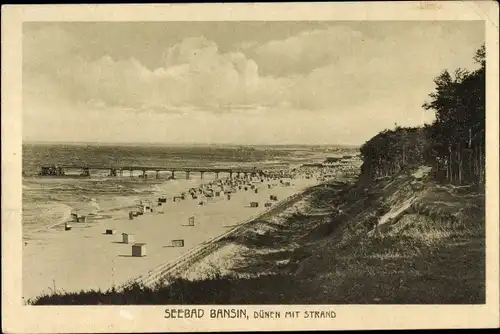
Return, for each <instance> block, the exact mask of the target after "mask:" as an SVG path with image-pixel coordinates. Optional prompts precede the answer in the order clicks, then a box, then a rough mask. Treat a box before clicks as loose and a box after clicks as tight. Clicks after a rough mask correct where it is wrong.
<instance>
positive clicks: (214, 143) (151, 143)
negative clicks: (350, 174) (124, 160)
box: [22, 140, 362, 147]
mask: <svg viewBox="0 0 500 334" xmlns="http://www.w3.org/2000/svg"><path fill="white" fill-rule="evenodd" d="M22 144H71V145H86V144H87V145H88V144H97V145H153V146H161V145H165V146H190V145H192V146H347V147H360V146H361V145H362V144H351V143H346V144H320V143H318V144H301V143H281V144H280V143H269V144H252V143H216V142H213V143H203V142H198V143H161V142H108V141H106V142H105V141H103V142H98V141H58V140H22Z"/></svg>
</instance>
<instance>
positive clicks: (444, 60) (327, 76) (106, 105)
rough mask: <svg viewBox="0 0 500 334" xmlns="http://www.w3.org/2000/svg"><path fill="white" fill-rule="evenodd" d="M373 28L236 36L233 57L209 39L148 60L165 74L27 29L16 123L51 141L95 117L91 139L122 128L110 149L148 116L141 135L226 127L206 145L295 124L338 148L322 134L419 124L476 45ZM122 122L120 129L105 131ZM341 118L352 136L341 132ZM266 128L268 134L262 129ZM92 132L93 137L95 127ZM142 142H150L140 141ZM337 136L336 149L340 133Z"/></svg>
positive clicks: (44, 30) (466, 37)
mask: <svg viewBox="0 0 500 334" xmlns="http://www.w3.org/2000/svg"><path fill="white" fill-rule="evenodd" d="M384 24H385V26H384ZM375 27H381V28H380V30H377V29H371V30H370V29H364V30H363V29H359V30H356V29H353V28H351V27H349V26H340V25H339V26H334V27H329V28H324V29H313V30H309V31H302V32H300V33H298V34H296V35H293V36H290V37H288V38H284V39H280V40H273V41H261V42H260V43H259V42H258V41H256V40H254V41H251V42H249V41H244V40H243V38H242V41H241V43H239V44H238V45H237V47H233V48H232V50H236V51H233V52H222V51H221V49H220V48H219V46H218V44H217V43H216V42H215V41H213V40H210V39H207V38H205V37H203V36H199V37H188V38H185V39H183V40H175V42H174V41H172V42H171V43H167V42H165V48H164V50H163V51H158V52H157V53H158V54H157V55H156V59H157V60H161V61H162V62H159V61H155V63H159V64H161V65H160V67H158V68H150V67H146V66H144V62H143V61H142V62H141V60H140V55H141V52H139V48H140V44H137V43H138V42H137V41H130V44H131V45H132V46H131V45H128V46H127V48H128V49H133V45H137V48H138V52H137V54H135V53H132V54H133V55H134V56H137V58H134V57H131V58H128V59H118V58H116V57H114V58H113V57H111V56H109V55H108V54H107V53H104V51H103V49H102V46H100V47H98V48H97V49H96V50H92V52H91V53H92V55H93V56H92V57H93V58H91V57H90V56H88V57H87V56H84V55H85V54H86V53H85V52H83V50H87V49H88V48H90V47H91V46H92V45H94V44H93V43H94V41H93V40H85V39H78V38H75V37H74V36H73V35H72V34H71V33H70V32H69V31H67V30H64V29H62V28H61V27H58V26H42V27H41V28H38V29H32V30H26V31H25V35H24V39H23V41H24V42H23V43H24V44H23V50H24V51H23V52H24V54H23V104H24V107H23V113H24V115H25V116H26V117H25V118H24V121H23V122H25V124H26V126H27V127H29V128H30V129H31V130H30V131H31V134H32V136H33V137H37V136H38V134H40V133H42V132H43V131H45V132H43V136H49V135H52V134H51V131H49V129H54V128H57V127H63V128H64V127H65V125H64V124H74V125H75V126H76V127H77V129H79V128H78V127H79V124H81V123H82V122H83V121H81V119H82V118H86V120H87V123H86V124H90V123H89V122H90V120H93V121H96V120H97V119H99V118H103V119H106V120H107V122H108V123H107V124H109V125H107V126H104V125H103V126H102V128H100V130H99V131H100V132H99V134H100V135H101V134H102V136H106V133H107V131H108V130H109V131H111V129H110V127H111V126H116V127H118V126H119V127H120V128H114V130H113V131H114V132H113V133H114V134H113V136H115V137H113V138H112V139H113V140H115V138H119V136H120V135H121V133H122V129H123V128H126V129H128V130H127V131H132V130H133V129H134V127H133V126H132V125H130V126H129V127H125V125H123V124H124V123H123V122H125V121H124V120H127V121H130V122H132V123H133V122H136V121H137V120H139V121H142V118H143V117H142V116H144V115H147V114H150V115H152V116H154V117H152V118H153V120H154V121H151V124H150V125H149V126H150V128H151V129H155V131H160V130H161V129H162V128H161V126H159V125H157V124H156V123H155V122H159V121H156V120H163V121H165V122H166V124H170V125H172V124H178V125H179V126H181V125H182V126H187V125H186V124H189V122H191V121H192V122H195V123H196V124H198V125H197V126H198V128H199V130H197V131H200V133H202V132H203V131H205V129H204V128H203V127H204V125H203V124H204V123H203V122H205V121H206V122H209V120H210V122H212V123H210V124H217V122H218V120H221V122H222V120H223V119H225V120H226V123H223V124H226V125H227V126H228V127H234V129H233V128H232V129H231V131H229V130H225V131H223V132H221V133H220V134H219V133H217V134H216V135H215V134H210V133H208V132H207V133H206V136H207V138H208V136H209V135H214V136H223V135H227V136H229V137H231V136H233V137H234V138H240V139H242V138H243V137H244V136H243V135H241V136H240V135H238V134H237V133H238V132H239V131H243V130H242V129H243V128H245V129H246V133H247V135H248V136H251V134H252V133H253V132H254V131H255V129H257V127H259V124H260V123H263V122H262V120H263V119H265V120H266V122H271V123H272V124H274V125H276V124H278V125H279V124H280V123H283V124H289V126H290V128H289V129H288V130H286V131H285V130H280V131H281V132H280V133H281V134H279V135H278V134H277V136H282V138H285V137H286V138H288V139H287V140H290V141H292V140H293V138H294V137H293V133H294V131H295V132H296V131H298V130H297V126H299V125H301V126H304V128H307V129H309V130H310V131H312V132H315V131H314V128H315V127H317V128H318V129H319V128H321V129H322V130H321V131H319V130H318V131H316V133H315V134H311V135H308V134H305V132H304V133H303V134H302V135H301V136H304V137H303V138H305V139H306V138H309V139H307V140H311V141H312V140H313V138H320V135H321V136H330V135H331V136H332V138H334V136H333V134H328V131H329V130H328V129H329V128H331V129H333V128H335V131H339V126H340V128H341V129H343V130H342V131H344V132H343V133H345V134H346V137H345V138H351V137H352V136H357V137H362V136H363V133H361V132H362V131H361V130H360V129H364V130H363V131H365V132H366V131H368V132H369V131H371V132H372V133H376V132H377V131H378V130H380V129H381V127H386V126H388V125H387V124H389V125H391V124H393V123H394V122H398V123H399V124H410V123H411V124H419V123H421V122H422V120H423V119H424V117H423V116H421V115H424V114H425V113H424V112H423V111H422V110H421V108H420V106H421V104H422V103H423V101H424V100H425V99H426V98H427V94H428V93H429V92H431V91H432V90H433V89H434V84H433V82H432V79H433V77H435V76H436V75H438V74H439V72H440V71H441V70H442V69H444V68H450V69H452V70H453V69H454V68H457V67H465V68H470V65H471V58H472V55H473V53H474V51H475V49H476V48H477V47H479V45H480V43H481V42H482V40H481V38H478V37H477V36H480V34H478V33H473V32H471V31H469V30H470V29H469V28H462V29H461V30H460V29H452V28H447V29H448V30H447V29H444V28H442V27H441V26H440V25H439V24H435V25H430V26H427V25H424V28H425V31H422V29H421V28H422V26H418V25H417V26H406V25H404V24H402V25H401V27H399V26H398V25H394V24H393V23H391V24H390V25H389V24H388V23H380V25H379V24H378V23H377V25H375ZM394 27H399V28H398V29H395V28H394ZM365 28H366V27H365ZM464 31H465V32H468V33H464ZM93 38H98V37H93ZM103 41H105V39H103ZM103 41H100V43H96V45H102V44H103V43H104V42H103ZM134 43H136V44H134ZM118 44H120V45H118V46H117V45H115V47H116V48H118V50H121V49H120V48H121V44H122V43H121V42H120V43H118ZM110 49H113V48H112V47H110ZM115 51H116V50H115ZM99 52H101V53H99ZM87 54H88V53H87ZM114 54H120V52H114ZM95 55H98V56H95ZM148 57H150V58H154V57H153V56H152V55H148ZM311 112H313V113H311ZM104 114H106V115H107V116H103V115H104ZM84 115H87V116H86V117H82V116H84ZM119 115H123V119H122V118H120V116H119ZM230 115H231V116H230ZM327 115H331V116H327ZM426 115H427V114H426ZM248 117H250V118H248ZM87 118H88V119H87ZM118 118H120V123H119V125H111V124H112V123H113V120H115V119H118ZM292 118H294V119H295V120H293V119H292ZM174 119H175V120H176V121H175V122H177V123H175V122H173V120H174ZM250 120H251V122H250ZM326 120H327V121H328V123H326ZM349 120H352V122H353V123H355V124H356V129H357V130H355V129H349ZM367 120H369V121H367ZM406 120H411V122H410V123H405V122H406ZM425 120H427V118H426V119H425ZM96 122H97V121H96ZM103 122H104V121H103ZM117 122H118V121H117ZM252 122H253V123H252ZM40 124H43V128H42V127H40V126H39V125H40ZM134 124H135V123H134ZM326 124H328V126H327V125H326ZM339 124H340V125H339ZM360 125H362V127H361V126H360ZM134 126H135V125H134ZM172 126H173V125H172ZM260 126H262V129H264V128H263V125H262V124H261V125H260ZM292 127H293V128H292ZM259 129H260V128H259ZM266 129H267V131H271V127H270V126H269V127H267V128H266ZM202 130H203V131H202ZM79 131H80V130H79ZM89 131H90V130H89ZM92 131H93V132H95V133H97V132H96V131H97V128H92ZM135 131H137V130H135ZM161 131H166V130H161ZM169 131H171V129H170V130H169ZM206 131H208V130H206ZM276 131H277V130H276ZM287 131H288V132H287ZM356 131H357V132H356ZM76 132H78V131H76ZM203 133H205V132H203ZM316 135H317V136H316ZM40 136H41V135H40ZM75 136H76V135H75ZM89 136H90V134H89ZM96 136H97V134H96ZM110 136H111V135H110ZM135 136H139V134H135ZM140 136H143V137H141V138H142V139H141V140H146V137H147V136H148V134H141V135H140ZM242 136H243V137H242ZM269 136H270V137H268V139H269V140H271V139H273V138H274V137H272V136H271V135H269ZM336 136H337V138H340V139H342V135H341V134H338V135H336ZM349 136H351V137H349ZM229 137H228V138H229ZM233 137H231V138H233ZM110 138H111V137H110ZM164 138H165V140H174V139H175V140H178V139H179V138H181V134H179V136H178V137H175V138H173V137H172V138H171V137H168V134H166V133H165V137H164ZM217 138H219V139H220V140H222V137H217ZM266 138H267V137H266ZM297 138H298V137H297ZM352 138H353V139H350V140H355V139H354V137H352ZM261 139H262V140H264V139H263V138H261ZM305 139H304V140H305ZM116 140H118V139H116ZM179 140H180V139H179ZM193 140H194V139H193ZM203 140H205V137H203V138H201V137H200V139H199V141H203ZM242 140H243V139H242ZM318 140H319V139H318Z"/></svg>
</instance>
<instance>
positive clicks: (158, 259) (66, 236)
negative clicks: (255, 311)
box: [23, 177, 317, 300]
mask: <svg viewBox="0 0 500 334" xmlns="http://www.w3.org/2000/svg"><path fill="white" fill-rule="evenodd" d="M283 180H284V181H285V182H286V181H289V182H291V184H290V186H284V185H283V184H281V183H280V180H279V179H277V180H269V181H267V180H265V181H264V182H261V181H260V179H258V178H254V179H253V181H252V182H250V183H251V184H255V186H256V188H258V193H255V191H254V190H252V189H250V188H248V190H247V191H245V190H244V188H243V187H242V189H241V190H239V189H238V187H236V189H237V192H236V193H233V194H231V199H230V200H228V199H227V196H221V197H214V198H213V199H212V200H210V199H209V200H207V203H206V204H205V205H199V201H200V199H199V198H198V199H193V198H191V196H189V194H187V196H186V199H185V200H180V201H178V202H172V197H170V196H168V197H167V198H168V200H167V203H163V204H162V205H161V206H157V203H156V201H157V199H158V197H156V198H144V200H150V201H151V202H152V207H153V210H154V211H153V212H146V213H145V214H144V215H141V216H138V217H134V219H132V220H131V219H129V211H130V209H123V210H118V211H112V212H100V213H99V214H100V215H101V216H103V217H105V218H103V219H98V220H89V221H88V222H87V223H76V222H73V223H71V225H72V229H71V230H70V231H64V228H59V229H49V230H46V231H42V232H40V233H38V234H37V235H36V238H33V240H29V242H27V243H26V244H25V245H24V250H23V267H24V268H23V298H24V299H25V300H28V299H32V298H34V297H36V296H39V295H41V294H43V293H44V292H47V293H48V292H50V291H51V290H54V289H55V290H58V291H67V292H73V291H80V290H88V289H101V290H106V289H108V288H111V287H113V286H117V287H118V286H120V285H122V284H124V283H126V282H127V281H129V280H131V279H133V278H135V277H138V276H141V275H144V274H147V273H148V271H151V270H153V269H155V268H156V267H158V266H160V265H162V264H164V263H168V262H171V261H173V260H175V259H177V258H179V257H180V256H182V255H183V254H185V253H187V252H188V251H189V250H191V249H193V248H194V247H196V246H198V245H200V244H201V243H203V242H206V241H207V240H210V239H212V238H214V237H217V236H219V235H221V234H223V233H224V232H226V231H228V230H229V229H230V228H232V227H234V226H235V225H238V224H241V223H243V222H245V221H246V220H247V219H249V218H250V217H252V216H255V215H258V214H259V213H262V212H264V211H265V210H266V209H268V208H266V207H264V203H266V202H270V201H269V197H270V195H275V196H277V197H278V201H277V202H273V203H274V204H273V205H276V204H277V203H278V202H279V201H281V200H283V199H285V198H286V197H289V196H291V195H294V194H297V193H299V192H301V191H303V190H304V189H305V188H307V187H309V186H311V185H314V184H316V183H317V181H316V180H315V179H314V178H310V179H306V178H301V177H297V178H295V179H283ZM268 184H272V185H274V186H272V188H271V189H269V188H268ZM187 190H188V189H184V191H187ZM179 195H180V193H179ZM250 202H258V203H259V206H258V207H257V208H253V207H250ZM189 217H194V219H195V226H186V225H188V221H189ZM107 229H115V230H116V234H114V235H107V234H105V231H106V230H107ZM122 233H128V234H133V235H134V237H135V242H137V243H145V244H146V251H147V255H146V256H144V257H132V244H133V243H132V244H125V243H122V240H123V237H122ZM174 239H183V240H184V247H172V246H171V241H172V240H174Z"/></svg>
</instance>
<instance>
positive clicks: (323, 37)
mask: <svg viewBox="0 0 500 334" xmlns="http://www.w3.org/2000/svg"><path fill="white" fill-rule="evenodd" d="M362 38H363V35H362V34H361V33H360V32H359V31H356V30H353V29H351V28H348V27H344V26H336V27H331V28H326V29H315V30H310V31H303V32H301V33H299V34H297V35H295V36H291V37H289V38H287V39H282V40H275V41H270V42H268V43H266V44H264V45H261V46H258V47H255V48H253V52H252V57H255V60H256V61H257V62H258V64H259V65H260V67H261V69H262V71H263V73H269V74H271V75H278V76H283V75H291V74H305V73H309V72H310V71H311V70H313V69H316V68H319V67H323V66H326V65H329V64H331V63H332V62H335V61H336V60H337V58H338V57H339V56H343V57H346V56H350V55H351V54H352V53H353V52H354V51H355V50H352V49H351V48H350V45H353V44H356V43H357V42H359V41H361V40H362Z"/></svg>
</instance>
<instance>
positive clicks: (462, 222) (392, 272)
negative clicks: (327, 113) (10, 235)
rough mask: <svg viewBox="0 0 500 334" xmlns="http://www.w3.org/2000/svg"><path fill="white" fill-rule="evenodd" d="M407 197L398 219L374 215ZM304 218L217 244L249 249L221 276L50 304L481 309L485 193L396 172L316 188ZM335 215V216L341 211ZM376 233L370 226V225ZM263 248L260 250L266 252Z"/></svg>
mask: <svg viewBox="0 0 500 334" xmlns="http://www.w3.org/2000/svg"><path fill="white" fill-rule="evenodd" d="M410 197H415V203H414V205H412V207H411V208H410V209H408V210H405V211H404V212H403V213H402V214H401V215H400V216H399V217H397V219H392V220H389V221H388V222H386V223H385V224H384V225H383V228H381V227H380V228H378V227H377V222H378V221H379V220H380V218H381V217H382V216H383V215H384V214H386V213H387V212H389V211H390V210H397V209H398V206H400V205H404V203H405V201H407V200H408V199H409V198H410ZM304 200H305V201H307V203H308V207H309V208H310V209H308V210H307V211H306V212H297V213H291V214H290V213H289V214H287V215H282V217H281V218H280V219H281V220H280V221H279V223H277V222H276V221H274V220H272V219H271V215H270V216H267V217H263V218H262V219H261V220H260V221H258V222H255V223H256V224H258V226H256V228H255V229H249V230H247V231H245V232H243V233H241V234H240V235H238V236H235V237H232V238H227V239H226V240H223V241H222V242H226V243H236V244H240V245H244V246H245V247H244V248H245V249H246V250H247V251H246V253H243V254H241V261H239V263H238V265H237V266H235V267H234V268H233V273H232V274H229V275H221V274H220V272H219V271H218V269H217V268H216V267H214V268H213V270H212V272H211V273H209V274H208V276H206V277H205V278H203V279H200V280H187V279H182V278H179V277H177V278H175V277H174V278H170V279H169V280H168V282H169V284H166V283H160V284H158V285H156V286H154V287H152V288H146V287H141V286H140V285H133V286H131V287H129V288H127V289H125V290H124V291H121V292H117V291H114V290H109V291H104V292H101V291H86V292H83V291H82V292H80V293H65V292H55V293H52V294H50V295H44V296H40V297H38V298H37V299H36V300H33V301H31V302H32V304H35V305H54V304H112V305H119V304H153V305H154V304H161V305H165V304H298V303H299V304H376V303H381V304H401V303H404V304H481V303H484V302H485V240H484V236H485V234H484V233H485V232H484V231H485V228H484V224H485V212H484V190H483V189H480V188H479V189H475V188H474V187H462V188H460V189H457V188H456V187H452V186H446V185H437V184H435V183H434V182H433V181H432V180H421V179H419V180H418V184H417V185H416V184H415V179H414V178H412V176H411V175H409V174H408V173H407V174H400V175H396V176H394V177H392V178H384V179H380V180H378V181H376V182H374V183H369V184H367V183H363V182H358V183H356V184H336V185H329V186H327V187H316V188H314V189H312V190H310V192H309V193H308V194H307V197H306V198H305V199H304ZM339 209H341V212H339ZM375 227H377V228H375ZM266 250H267V252H266Z"/></svg>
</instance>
